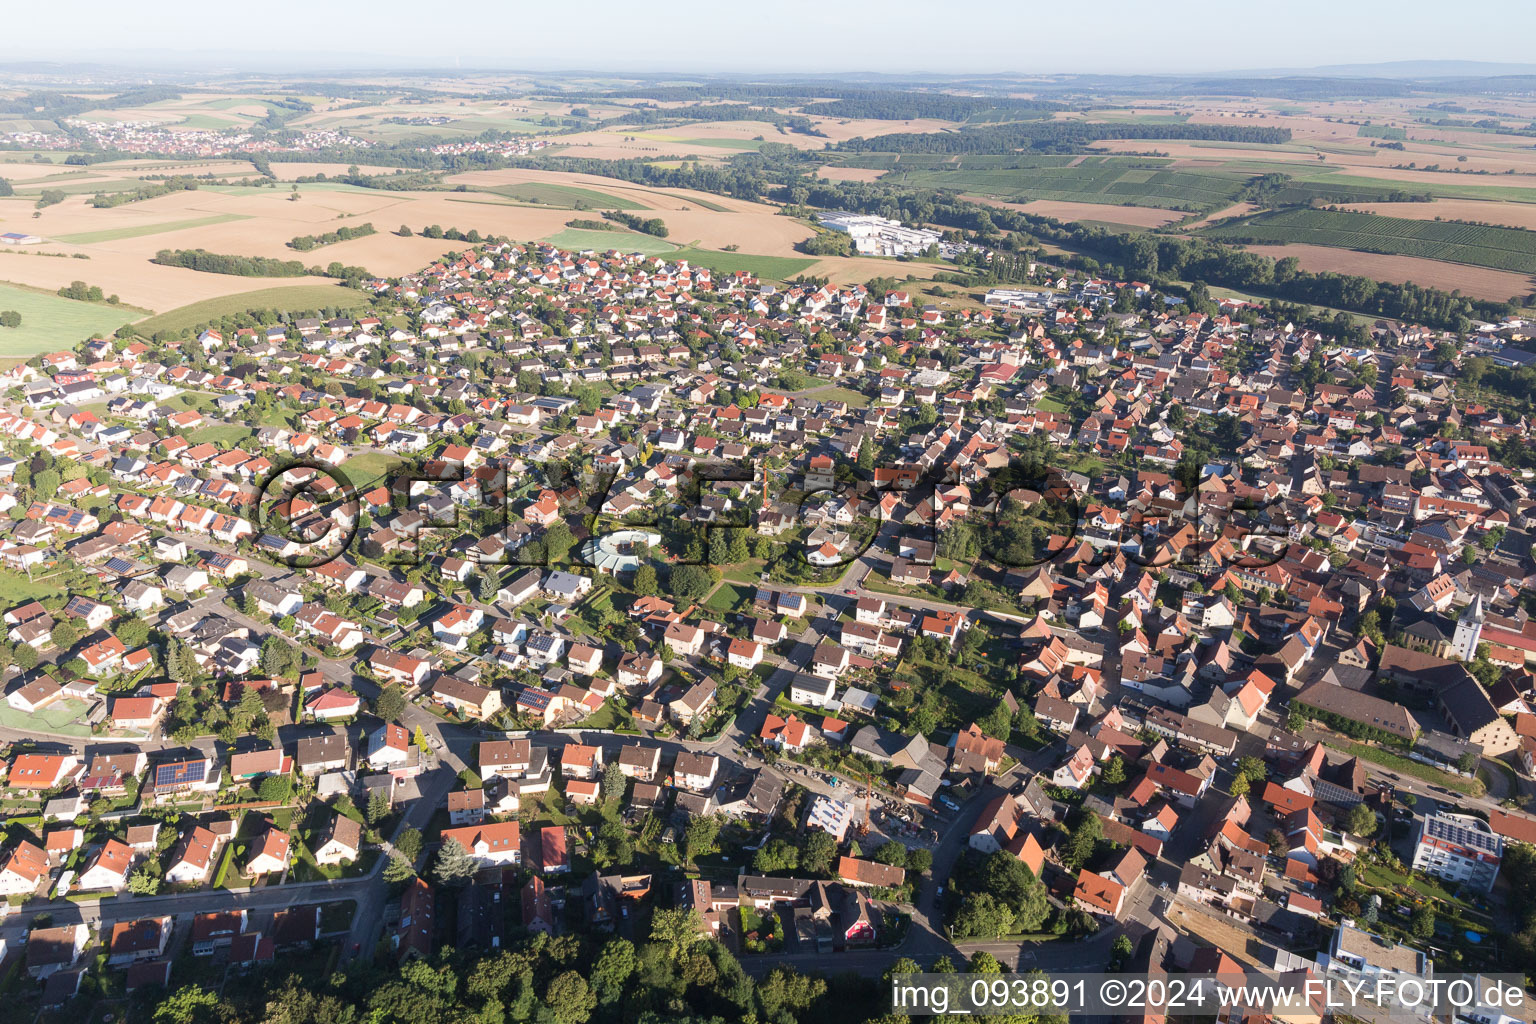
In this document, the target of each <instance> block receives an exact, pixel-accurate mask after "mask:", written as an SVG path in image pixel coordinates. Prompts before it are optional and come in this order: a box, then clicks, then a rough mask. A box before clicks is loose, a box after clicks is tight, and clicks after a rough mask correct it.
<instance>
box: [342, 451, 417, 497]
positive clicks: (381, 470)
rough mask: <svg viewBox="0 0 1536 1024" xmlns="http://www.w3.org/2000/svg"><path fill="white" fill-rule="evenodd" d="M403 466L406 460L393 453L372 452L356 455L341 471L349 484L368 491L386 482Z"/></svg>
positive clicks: (343, 465)
mask: <svg viewBox="0 0 1536 1024" xmlns="http://www.w3.org/2000/svg"><path fill="white" fill-rule="evenodd" d="M403 465H404V460H403V459H401V458H400V456H398V455H396V454H394V453H393V452H385V451H370V452H363V453H362V454H361V455H354V456H352V457H351V458H350V459H348V460H347V461H346V462H343V463H342V464H341V471H342V473H344V474H345V475H346V478H347V482H348V483H350V484H351V485H352V486H353V487H356V488H357V489H359V490H363V491H366V490H369V489H371V488H373V487H375V486H377V485H378V484H381V483H384V482H386V480H387V478H388V477H390V476H391V475H392V474H394V473H395V471H396V470H398V469H399V468H400V467H401V466H403Z"/></svg>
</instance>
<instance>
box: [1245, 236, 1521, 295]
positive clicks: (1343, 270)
mask: <svg viewBox="0 0 1536 1024" xmlns="http://www.w3.org/2000/svg"><path fill="white" fill-rule="evenodd" d="M1242 248H1244V249H1247V250H1248V251H1249V252H1256V253H1260V254H1262V255H1265V256H1268V257H1269V258H1271V259H1276V260H1278V259H1283V258H1284V257H1286V256H1295V257H1296V258H1297V259H1298V260H1299V261H1300V262H1301V267H1302V269H1303V270H1311V271H1324V270H1331V271H1333V272H1334V273H1338V274H1362V275H1364V276H1366V277H1373V278H1375V279H1376V280H1378V281H1396V282H1412V283H1413V284H1417V285H1422V286H1425V287H1428V288H1440V289H1443V290H1445V291H1454V290H1456V289H1460V290H1461V292H1462V293H1463V294H1465V295H1475V296H1477V297H1478V298H1481V299H1496V300H1499V301H1503V300H1505V299H1508V298H1509V297H1510V296H1512V295H1526V294H1529V293H1530V291H1531V288H1532V284H1533V283H1536V282H1533V278H1531V277H1530V276H1529V275H1527V274H1517V273H1513V272H1511V271H1507V270H1489V269H1487V268H1485V267H1469V266H1466V265H1464V264H1461V263H1442V262H1440V261H1438V260H1425V259H1419V258H1417V257H1414V256H1383V255H1380V254H1377V253H1370V252H1355V251H1354V250H1352V249H1333V248H1330V247H1328V246H1323V245H1245V246H1243V247H1242Z"/></svg>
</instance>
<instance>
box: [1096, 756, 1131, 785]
mask: <svg viewBox="0 0 1536 1024" xmlns="http://www.w3.org/2000/svg"><path fill="white" fill-rule="evenodd" d="M1100 778H1101V779H1102V780H1103V782H1104V784H1105V785H1106V786H1118V785H1120V784H1121V783H1123V782H1125V762H1124V761H1123V760H1121V758H1120V755H1119V754H1116V755H1114V756H1113V757H1111V758H1110V759H1109V761H1108V763H1106V764H1105V765H1104V773H1103V775H1101V776H1100Z"/></svg>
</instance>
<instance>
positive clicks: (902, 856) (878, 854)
mask: <svg viewBox="0 0 1536 1024" xmlns="http://www.w3.org/2000/svg"><path fill="white" fill-rule="evenodd" d="M875 860H877V861H879V862H880V863H881V864H889V865H891V867H894V868H904V867H906V865H907V847H906V844H905V843H902V842H901V841H900V840H897V839H890V840H887V841H886V842H885V843H883V844H881V846H880V848H879V849H878V850H876V851H875Z"/></svg>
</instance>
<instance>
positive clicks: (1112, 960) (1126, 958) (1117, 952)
mask: <svg viewBox="0 0 1536 1024" xmlns="http://www.w3.org/2000/svg"><path fill="white" fill-rule="evenodd" d="M1135 955H1136V947H1135V946H1133V945H1131V937H1130V936H1129V935H1126V934H1124V933H1121V934H1120V935H1117V936H1115V944H1114V945H1112V946H1110V947H1109V964H1108V966H1107V968H1106V969H1107V970H1109V971H1122V970H1124V969H1125V965H1126V964H1127V963H1129V962H1130V959H1131V957H1133V956H1135Z"/></svg>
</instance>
